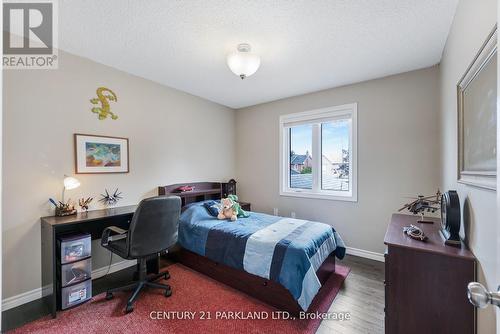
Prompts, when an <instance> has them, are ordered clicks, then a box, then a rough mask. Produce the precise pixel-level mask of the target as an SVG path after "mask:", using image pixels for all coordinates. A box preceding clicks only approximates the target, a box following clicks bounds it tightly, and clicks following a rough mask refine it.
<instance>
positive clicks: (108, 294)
mask: <svg viewBox="0 0 500 334" xmlns="http://www.w3.org/2000/svg"><path fill="white" fill-rule="evenodd" d="M110 299H113V294H112V293H111V292H106V300H110Z"/></svg>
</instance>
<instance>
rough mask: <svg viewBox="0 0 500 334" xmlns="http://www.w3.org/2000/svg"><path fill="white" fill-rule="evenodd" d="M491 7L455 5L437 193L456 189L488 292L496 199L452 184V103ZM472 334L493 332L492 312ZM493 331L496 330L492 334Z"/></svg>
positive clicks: (465, 1) (486, 0)
mask: <svg viewBox="0 0 500 334" xmlns="http://www.w3.org/2000/svg"><path fill="white" fill-rule="evenodd" d="M496 15H497V1H496V0H483V1H470V0H462V1H460V2H459V5H458V7H457V11H456V14H455V18H454V21H453V24H452V26H451V30H450V33H449V36H448V40H447V42H446V46H445V48H444V51H443V57H442V60H441V65H440V67H441V108H440V109H441V127H440V130H439V131H440V133H441V139H440V142H441V147H442V148H441V151H442V152H443V155H442V164H441V165H442V168H441V174H442V180H443V185H442V187H443V189H446V190H447V189H456V190H457V191H458V193H459V196H460V200H461V204H462V213H463V226H467V228H466V230H467V233H465V231H462V234H463V235H466V236H467V239H468V240H469V247H470V248H471V250H472V251H473V252H474V255H475V256H476V257H477V259H478V262H479V265H478V270H477V274H478V280H479V282H482V283H483V284H486V285H487V286H488V287H489V288H490V289H492V290H493V289H495V288H496V287H497V286H498V285H499V284H500V277H496V270H497V266H498V265H499V264H498V262H499V261H500V258H499V257H498V254H499V253H498V251H497V248H496V243H497V238H498V234H497V229H498V224H499V222H498V218H499V217H498V216H497V215H496V212H497V211H496V203H497V202H496V200H497V194H496V192H494V191H489V190H483V189H480V188H475V187H471V186H467V185H463V184H459V183H457V97H456V85H457V83H458V81H459V80H460V78H461V77H462V75H463V74H464V73H465V71H466V69H467V67H468V66H469V64H470V63H471V62H472V60H473V59H474V57H475V55H476V53H477V52H478V51H479V49H480V48H481V45H482V44H483V42H484V41H485V40H486V37H487V36H488V34H489V33H490V32H491V30H492V29H493V27H494V25H495V23H496V22H497V16H496ZM477 319H478V333H479V334H481V333H494V332H495V327H496V325H495V321H496V320H495V309H494V307H488V308H486V309H483V310H478V318H477ZM497 330H498V329H497Z"/></svg>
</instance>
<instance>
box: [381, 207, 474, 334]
mask: <svg viewBox="0 0 500 334" xmlns="http://www.w3.org/2000/svg"><path fill="white" fill-rule="evenodd" d="M429 219H431V218H429ZM417 220H418V217H416V216H409V215H402V214H394V215H393V216H392V220H391V222H390V224H389V226H388V228H387V233H386V235H385V239H384V243H385V244H386V245H387V250H386V254H385V332H386V333H388V334H393V333H394V334H399V333H405V334H417V333H453V334H460V333H464V334H465V333H468V334H469V333H475V330H476V324H475V309H474V307H473V306H472V305H471V304H470V303H469V302H468V300H467V285H468V283H469V282H473V281H475V276H476V259H475V257H474V255H473V254H472V252H470V251H469V250H468V249H467V247H466V246H465V245H464V244H462V247H461V248H457V247H451V246H448V245H445V244H444V242H443V238H442V236H441V234H440V232H439V230H440V224H439V219H438V218H432V220H433V221H434V223H433V224H420V223H418V222H417ZM411 224H413V225H415V226H418V227H419V228H420V229H421V230H422V232H423V233H425V235H426V236H427V240H426V242H421V241H419V240H414V239H412V238H410V237H409V236H407V235H406V234H404V233H401V230H402V228H403V227H404V226H408V225H411Z"/></svg>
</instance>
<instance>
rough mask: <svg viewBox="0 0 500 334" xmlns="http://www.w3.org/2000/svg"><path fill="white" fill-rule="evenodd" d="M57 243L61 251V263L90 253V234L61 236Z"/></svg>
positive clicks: (72, 260) (82, 257)
mask: <svg viewBox="0 0 500 334" xmlns="http://www.w3.org/2000/svg"><path fill="white" fill-rule="evenodd" d="M57 245H58V246H59V247H58V249H59V250H60V252H61V253H60V256H61V264H64V263H68V262H74V261H78V260H81V259H84V258H87V257H89V256H90V254H91V250H90V247H91V242H90V234H73V235H66V236H62V237H60V238H59V239H58V240H57Z"/></svg>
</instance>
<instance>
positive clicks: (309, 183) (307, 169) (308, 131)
mask: <svg viewBox="0 0 500 334" xmlns="http://www.w3.org/2000/svg"><path fill="white" fill-rule="evenodd" d="M350 122H351V120H350V119H340V120H335V121H329V122H322V123H320V124H319V126H320V133H321V145H320V151H321V181H320V182H321V189H323V190H335V191H349V129H350V126H351V124H350ZM314 126H315V124H304V125H297V126H292V127H290V128H289V131H290V136H289V138H290V188H292V189H312V188H313V168H314V167H313V159H312V158H313V156H312V155H313V154H314V152H313V149H312V147H313V145H312V142H313V137H314V136H313V127H314Z"/></svg>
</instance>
